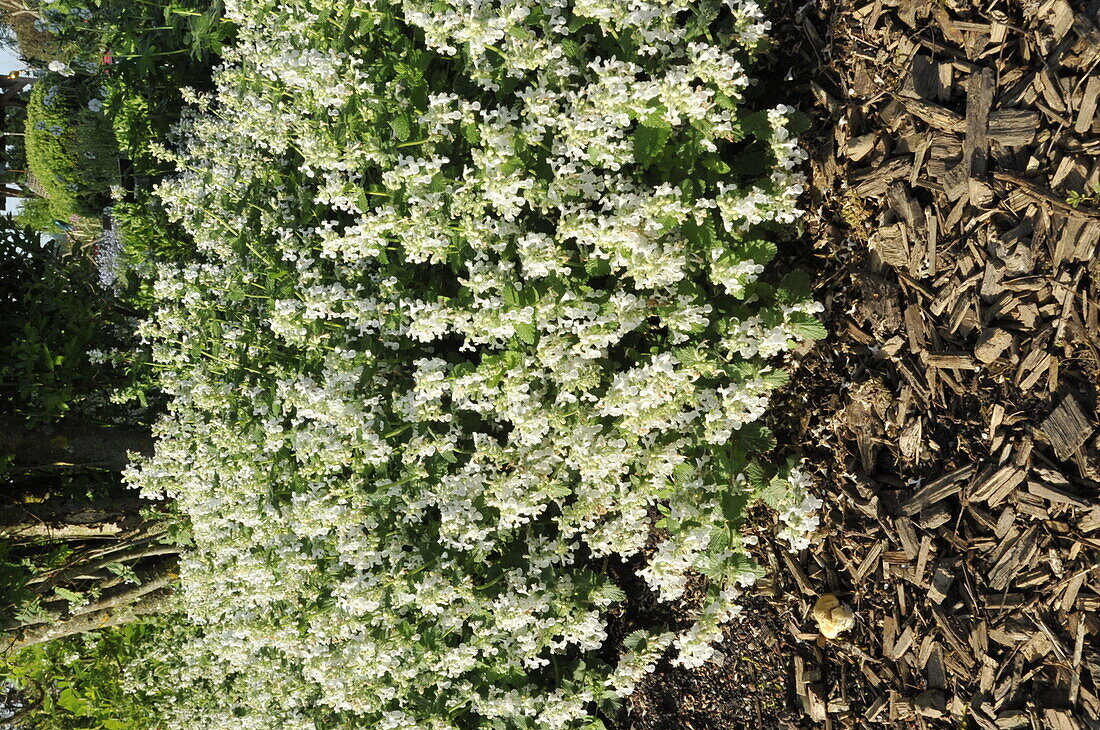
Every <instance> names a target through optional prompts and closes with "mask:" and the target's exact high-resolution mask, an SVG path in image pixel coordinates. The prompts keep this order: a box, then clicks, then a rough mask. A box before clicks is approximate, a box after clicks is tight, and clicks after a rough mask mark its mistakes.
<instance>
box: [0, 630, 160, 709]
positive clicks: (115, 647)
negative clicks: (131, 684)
mask: <svg viewBox="0 0 1100 730" xmlns="http://www.w3.org/2000/svg"><path fill="white" fill-rule="evenodd" d="M164 632H165V629H164V628H163V619H162V620H161V622H143V623H134V624H129V625H127V626H122V627H118V628H112V629H105V630H101V631H93V632H90V633H87V634H83V635H81V636H74V637H69V638H64V639H55V640H54V641H51V642H48V643H46V644H39V645H36V646H31V647H28V648H26V649H23V650H21V651H19V652H15V653H13V654H9V655H6V656H3V657H2V658H0V673H2V674H3V675H4V676H6V677H8V678H9V679H10V680H11V681H12V682H14V683H15V684H16V686H18V687H19V688H20V689H21V691H22V694H23V696H24V697H25V698H26V699H27V701H28V702H29V703H30V704H31V706H32V709H31V710H30V711H28V712H27V713H26V714H25V715H24V716H23V717H22V719H21V722H22V723H23V724H22V726H23V727H29V728H35V730H140V729H141V728H151V727H153V718H152V715H151V713H152V710H153V708H152V707H151V706H150V703H149V702H148V701H147V699H146V698H145V697H143V696H142V695H141V694H140V693H137V692H131V691H127V689H126V684H127V681H126V676H125V674H126V667H127V665H128V664H130V663H131V662H132V661H134V660H135V659H136V658H137V657H138V656H143V655H149V654H151V653H153V651H154V650H155V648H156V646H157V644H158V642H159V641H160V640H161V637H162V635H163V634H164Z"/></svg>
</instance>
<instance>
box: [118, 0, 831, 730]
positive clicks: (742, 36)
mask: <svg viewBox="0 0 1100 730" xmlns="http://www.w3.org/2000/svg"><path fill="white" fill-rule="evenodd" d="M226 14H227V18H229V19H230V20H231V21H232V22H233V23H234V24H235V25H236V27H237V28H238V37H237V44H236V46H235V47H233V48H228V49H226V51H225V54H226V55H225V64H224V65H223V67H221V69H220V70H219V71H218V73H217V75H216V81H217V89H216V91H215V92H214V93H211V94H205V95H199V94H193V95H192V101H193V112H192V114H191V115H190V116H189V118H188V119H187V120H186V121H185V122H184V123H183V124H182V126H181V128H180V130H179V136H180V140H181V145H182V147H181V149H180V151H179V152H177V153H168V152H165V154H166V155H169V156H170V157H172V159H173V160H174V161H175V162H176V164H177V166H178V168H179V169H180V170H182V171H183V172H182V173H181V174H180V175H179V176H178V177H177V178H176V179H174V180H172V181H171V182H169V183H167V184H165V185H163V186H162V187H161V188H160V190H159V193H160V195H161V196H162V198H163V199H164V201H165V203H166V205H167V206H168V208H169V210H170V211H171V213H172V215H173V216H174V217H175V219H176V220H178V221H179V222H180V223H181V224H182V225H183V226H184V227H185V228H186V229H187V230H188V231H189V233H190V234H191V235H192V236H193V237H194V239H195V242H196V245H197V248H198V251H199V259H198V260H196V261H195V262H193V263H191V264H187V265H181V266H168V265H165V266H163V267H162V268H161V270H160V272H159V278H158V281H157V283H156V292H157V297H158V302H159V304H158V309H157V311H156V314H155V316H154V317H153V318H151V319H150V320H149V321H147V322H146V324H145V325H144V327H143V334H144V336H145V337H146V338H147V339H148V340H149V341H150V342H151V343H152V346H153V350H154V355H155V357H156V359H157V361H158V363H159V366H160V368H161V369H162V372H163V386H164V387H165V389H166V390H167V391H168V392H169V393H171V394H172V395H173V396H174V401H173V403H172V406H171V408H170V412H169V414H168V415H167V417H166V418H164V419H163V420H162V422H161V423H160V424H159V426H158V429H157V430H158V434H159V445H158V448H157V452H156V455H155V456H154V457H152V458H150V459H147V460H143V461H142V462H141V463H139V464H138V465H137V466H136V467H135V468H134V469H132V470H131V472H130V475H129V478H130V480H131V481H132V483H133V484H134V485H136V486H137V487H140V488H141V489H142V490H143V493H144V494H146V495H148V496H165V495H166V496H171V497H174V498H175V499H176V500H177V502H178V504H179V505H180V506H181V508H182V509H183V510H184V511H185V512H186V513H187V514H188V515H189V516H190V518H191V521H192V530H193V539H194V549H193V550H192V552H191V553H190V554H189V555H188V556H187V557H186V558H185V559H184V560H183V562H182V565H181V573H180V577H181V580H182V583H183V600H184V604H185V607H186V610H187V612H188V614H189V616H190V617H191V619H192V620H193V621H194V622H195V623H196V625H197V626H198V627H199V628H200V630H199V631H198V632H197V633H196V634H195V635H194V636H193V637H192V638H190V639H188V640H187V641H186V642H185V646H184V649H183V654H182V656H183V657H185V660H184V661H181V662H179V664H178V666H177V669H176V670H175V672H164V671H160V672H159V675H158V676H159V677H160V679H159V681H161V682H164V683H166V684H167V685H168V686H174V687H185V688H188V689H187V692H186V693H185V694H182V695H181V696H179V697H178V698H177V700H176V702H174V703H173V704H172V705H171V706H170V707H168V708H167V709H166V714H167V716H168V717H167V718H166V724H167V725H168V726H169V727H189V726H191V725H193V723H194V721H195V719H196V718H198V717H201V718H203V723H204V725H205V726H207V727H233V728H242V727H244V728H253V727H254V728H264V729H265V730H266V729H267V728H271V727H280V728H317V727H336V726H344V725H347V726H356V727H358V726H369V727H377V728H386V729H399V728H400V729H405V728H408V729H411V728H431V729H432V730H444V729H451V728H460V727H494V728H523V727H530V728H577V727H597V726H599V722H598V721H597V720H596V719H595V718H594V715H593V713H594V712H595V711H596V710H597V709H599V708H600V707H602V706H605V705H606V704H608V703H611V702H613V701H614V700H615V699H617V698H618V697H621V696H623V695H625V694H628V693H629V692H630V690H631V688H632V686H633V684H634V683H635V682H636V680H637V679H638V678H639V677H640V676H641V675H642V674H643V673H644V672H646V671H648V670H650V669H652V667H653V666H654V664H655V663H656V662H657V661H658V660H659V659H660V657H661V656H662V655H663V654H664V653H665V652H666V650H671V655H672V657H673V659H674V660H675V661H677V662H679V663H680V664H683V665H685V666H689V667H690V666H697V665H699V664H701V663H703V662H705V661H706V660H707V659H709V658H711V657H712V656H713V655H714V651H715V650H714V647H713V644H714V642H715V641H716V640H718V639H720V637H721V627H722V625H723V623H725V622H727V621H728V620H730V619H731V618H732V617H733V616H735V615H736V613H737V611H738V607H737V603H736V601H737V598H738V596H739V595H740V594H741V591H742V589H743V588H744V587H745V586H746V585H749V584H751V583H752V581H753V580H754V578H755V575H756V572H757V569H756V567H755V566H754V564H753V563H752V561H751V560H750V559H749V558H748V557H747V555H746V553H745V551H744V547H743V546H744V540H743V539H742V537H741V536H740V535H739V533H738V531H737V527H738V525H739V524H740V521H741V519H742V516H743V513H744V510H745V507H746V506H747V505H748V504H750V503H751V502H753V501H755V500H757V499H760V498H765V499H767V500H768V501H769V502H772V503H773V504H774V505H776V506H780V505H781V504H783V503H784V500H786V501H789V502H791V504H795V503H796V502H797V500H799V499H801V498H802V497H804V496H805V495H799V494H794V493H792V491H791V489H788V488H787V486H785V485H789V484H790V483H791V482H790V480H789V479H787V478H785V477H783V476H776V477H774V478H764V476H763V471H762V470H761V469H760V467H759V466H758V465H757V466H752V464H753V462H752V461H751V459H752V454H753V453H755V452H758V451H761V450H768V449H770V448H771V447H772V446H773V445H774V440H773V439H772V438H771V436H770V434H769V433H768V432H767V429H766V428H764V427H762V426H760V425H759V424H758V423H756V421H757V419H758V418H759V417H760V416H761V414H762V413H763V412H764V410H765V408H766V406H767V402H768V394H769V392H770V391H771V390H772V389H774V388H776V387H777V386H779V385H781V384H782V383H783V382H784V380H785V376H784V374H783V373H782V371H780V370H777V369H776V368H775V367H774V366H773V364H771V359H772V358H773V357H774V356H775V355H777V354H779V353H781V352H783V351H784V350H786V349H788V348H790V347H791V346H793V345H794V344H795V343H797V342H799V341H801V340H803V339H805V338H808V337H811V338H812V337H819V336H821V335H822V331H821V329H820V325H819V324H817V322H816V321H815V320H814V319H813V314H814V313H815V312H816V311H817V309H818V307H817V305H815V304H814V303H813V302H812V301H811V300H810V299H809V291H808V286H807V284H806V282H805V281H804V278H800V277H798V276H793V275H792V276H790V277H788V278H787V279H786V280H785V281H784V282H782V283H781V284H780V285H779V286H775V285H773V284H769V283H766V282H764V281H762V280H761V278H760V277H761V276H762V275H763V273H764V266H765V265H766V264H767V263H768V261H769V260H770V259H771V258H772V257H773V256H774V254H775V245H774V243H772V242H771V239H772V238H774V237H775V236H776V235H779V231H780V230H781V227H782V226H784V225H786V224H789V223H790V222H792V221H793V220H794V219H795V218H796V216H797V215H798V214H799V212H800V211H799V210H798V209H797V207H796V199H797V197H798V195H799V193H800V192H801V181H802V179H801V176H800V174H799V173H798V171H797V167H798V164H799V163H800V162H801V161H802V159H803V158H804V154H803V153H802V151H801V150H800V149H799V148H798V147H797V145H796V144H795V143H794V141H793V140H792V139H791V136H790V133H789V130H788V126H789V122H790V118H791V113H792V110H791V109H789V108H787V107H776V108H774V109H764V110H753V109H751V108H749V107H748V106H747V105H746V104H745V103H744V102H743V94H744V92H745V90H746V88H747V87H748V86H749V84H750V81H749V79H748V77H747V76H746V75H745V72H744V64H745V63H747V62H748V61H749V60H750V59H751V57H752V55H753V52H754V51H756V50H757V49H758V48H759V47H760V46H761V44H762V42H763V38H764V35H765V34H766V32H767V23H766V22H765V21H764V20H763V18H762V15H761V11H760V9H759V7H758V6H757V5H756V4H755V3H754V2H751V0H725V1H720V0H703V1H702V2H696V3H687V2H681V1H679V0H631V1H630V2H621V1H620V0H615V1H614V2H612V1H608V0H574V1H569V0H541V1H537V0H493V1H486V0H438V1H433V2H426V1H425V0H405V1H403V2H401V1H398V2H386V1H385V0H373V1H372V2H362V1H361V0H357V1H354V2H353V1H352V0H236V1H235V2H227V3H226ZM796 481H797V480H796ZM795 486H796V491H797V489H800V487H798V485H797V483H796V485H795ZM797 503H798V504H799V505H802V506H803V507H804V506H805V501H804V500H803V501H801V502H797ZM794 514H801V512H799V511H798V510H797V509H796V510H795V511H794V512H792V515H794ZM807 522H808V520H803V521H801V522H798V521H797V520H793V519H792V521H791V524H792V528H791V529H792V530H797V529H798V525H805V524H806V523H807ZM655 527H661V528H664V530H663V533H662V534H666V535H667V537H666V538H664V539H663V540H662V541H661V542H660V544H659V545H658V546H657V547H656V550H655V551H654V552H653V553H652V554H647V555H646V556H645V558H646V559H645V561H644V565H643V567H642V568H641V569H640V571H639V574H640V575H641V576H642V577H643V578H644V579H645V581H646V582H647V583H648V584H649V585H650V586H651V587H652V589H653V590H654V591H656V592H657V594H658V596H659V597H660V598H661V599H662V600H673V599H676V598H677V597H679V596H681V595H682V594H683V592H684V590H685V585H686V581H687V579H688V578H689V576H691V575H703V576H705V577H706V578H708V579H709V581H710V586H711V588H710V591H709V593H708V594H707V598H706V601H705V602H704V604H703V605H702V606H700V607H699V608H698V610H697V613H696V617H695V618H696V621H695V623H694V625H693V626H692V627H691V628H690V629H689V630H688V631H686V632H683V633H680V634H675V633H672V632H650V633H643V634H637V635H633V636H632V637H631V639H630V641H629V642H628V643H627V646H626V647H625V649H624V653H623V655H622V657H621V659H620V660H619V661H618V663H617V665H616V666H612V667H609V666H605V665H604V664H603V663H602V662H601V661H599V659H598V658H596V656H595V650H596V649H598V648H599V647H600V646H601V645H602V644H603V643H604V641H605V640H606V636H607V635H606V630H605V619H604V612H605V610H606V609H607V608H608V607H609V606H611V605H612V604H614V603H616V602H617V601H620V600H622V599H623V597H624V596H623V593H622V591H621V590H619V588H618V587H617V586H615V585H614V584H613V583H612V582H611V581H610V580H609V579H608V578H607V577H606V576H605V575H603V574H602V573H600V572H599V571H597V570H595V569H594V568H593V566H594V565H596V561H597V560H600V559H606V558H611V557H614V558H615V559H620V558H621V559H624V560H625V559H626V558H628V557H630V556H635V555H639V554H641V553H643V552H644V551H645V550H644V549H645V545H646V540H647V538H648V537H649V536H650V535H651V534H653V531H654V528H655ZM793 534H794V533H792V535H793ZM796 539H797V536H796Z"/></svg>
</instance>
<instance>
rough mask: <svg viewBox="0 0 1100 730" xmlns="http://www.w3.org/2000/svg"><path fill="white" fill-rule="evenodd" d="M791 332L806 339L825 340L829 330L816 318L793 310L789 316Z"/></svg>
mask: <svg viewBox="0 0 1100 730" xmlns="http://www.w3.org/2000/svg"><path fill="white" fill-rule="evenodd" d="M787 321H788V322H789V323H790V324H789V326H790V330H791V333H792V334H794V335H796V336H798V337H801V338H802V339H804V340H824V339H825V338H826V337H828V336H829V330H827V329H825V325H823V324H822V323H821V322H819V321H818V320H817V319H816V318H814V317H813V316H811V315H809V314H805V313H804V312H791V314H790V315H789V316H788V317H787Z"/></svg>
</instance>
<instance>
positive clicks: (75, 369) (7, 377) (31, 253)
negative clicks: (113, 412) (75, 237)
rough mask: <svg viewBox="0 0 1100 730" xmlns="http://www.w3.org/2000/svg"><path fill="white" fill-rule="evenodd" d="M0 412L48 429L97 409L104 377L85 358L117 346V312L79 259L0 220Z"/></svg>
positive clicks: (107, 380) (103, 369)
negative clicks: (113, 323) (73, 414)
mask: <svg viewBox="0 0 1100 730" xmlns="http://www.w3.org/2000/svg"><path fill="white" fill-rule="evenodd" d="M0 290H2V292H3V299H2V300H0V409H2V410H5V411H8V412H18V413H22V414H23V415H25V416H26V417H27V418H29V419H31V420H37V421H52V420H55V419H57V418H60V417H62V416H64V415H65V414H67V413H70V412H73V411H77V412H89V411H91V410H94V409H96V408H97V407H98V406H102V405H103V402H104V401H105V397H104V396H105V386H108V385H109V384H110V383H111V382H112V380H113V378H112V375H111V373H110V370H109V369H108V368H107V367H105V366H104V365H103V364H97V363H95V362H93V361H92V360H91V359H90V358H89V357H88V351H89V350H91V349H95V348H104V349H105V348H110V347H112V346H115V345H117V344H119V342H118V339H117V337H116V336H115V335H114V334H113V333H112V331H111V321H112V319H117V316H118V314H117V312H116V311H114V310H113V308H112V307H111V306H110V304H109V303H108V302H107V301H106V300H104V299H103V297H102V295H101V294H100V293H99V292H98V291H97V288H96V285H95V269H94V268H93V267H92V266H91V264H90V263H89V262H87V261H86V260H84V259H82V258H78V257H70V258H68V259H67V260H64V261H63V260H61V259H59V258H58V255H57V253H56V251H55V247H54V245H53V244H52V243H50V242H47V243H43V242H42V241H41V240H40V236H39V235H38V234H37V233H35V232H34V231H31V230H27V229H23V228H21V227H20V226H19V224H18V223H16V222H15V221H14V220H13V219H12V218H10V217H0Z"/></svg>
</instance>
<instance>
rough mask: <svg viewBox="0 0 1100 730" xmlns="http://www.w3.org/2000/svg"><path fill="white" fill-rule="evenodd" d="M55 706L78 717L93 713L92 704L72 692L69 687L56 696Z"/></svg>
mask: <svg viewBox="0 0 1100 730" xmlns="http://www.w3.org/2000/svg"><path fill="white" fill-rule="evenodd" d="M57 704H58V705H59V706H61V707H63V708H65V709H66V710H68V711H69V712H71V713H73V714H74V715H77V716H79V717H85V716H88V715H91V714H92V713H93V712H94V711H95V708H94V707H92V703H90V702H88V700H86V699H84V698H83V697H80V696H79V695H77V694H76V693H75V692H73V690H72V688H71V687H69V688H66V689H63V690H61V694H59V695H58V696H57Z"/></svg>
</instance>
